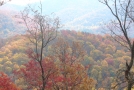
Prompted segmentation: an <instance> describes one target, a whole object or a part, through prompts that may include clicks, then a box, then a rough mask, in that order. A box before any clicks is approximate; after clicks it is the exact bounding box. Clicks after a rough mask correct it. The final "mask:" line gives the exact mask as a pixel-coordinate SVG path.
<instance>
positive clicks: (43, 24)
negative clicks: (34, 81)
mask: <svg viewBox="0 0 134 90" xmlns="http://www.w3.org/2000/svg"><path fill="white" fill-rule="evenodd" d="M42 14H43V13H42V4H41V3H40V6H39V10H34V9H33V8H31V6H28V7H27V8H26V9H24V11H22V12H21V15H22V19H23V21H24V23H25V25H26V27H27V29H28V30H27V32H28V33H27V37H28V38H29V40H30V42H31V47H32V46H33V47H32V51H33V52H34V54H33V56H32V58H34V60H35V61H37V62H38V63H39V65H40V68H41V73H42V75H41V77H42V84H43V85H42V87H41V90H45V86H46V77H45V76H44V74H45V71H44V69H43V65H42V60H43V59H44V57H45V55H44V51H45V48H46V46H47V45H48V44H49V43H50V42H51V41H52V40H54V39H55V38H56V36H57V30H58V29H59V27H60V25H59V19H58V18H55V17H49V16H47V15H45V16H44V15H42Z"/></svg>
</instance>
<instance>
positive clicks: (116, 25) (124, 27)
mask: <svg viewBox="0 0 134 90" xmlns="http://www.w3.org/2000/svg"><path fill="white" fill-rule="evenodd" d="M99 2H101V3H103V4H104V5H106V6H107V7H108V9H109V10H110V11H111V14H112V15H113V16H114V18H115V19H114V20H111V22H110V23H109V24H107V25H106V27H107V28H108V30H109V31H110V35H111V37H112V38H113V39H114V40H115V41H117V42H118V43H119V44H121V45H122V46H124V47H125V48H127V49H128V50H129V51H130V53H131V55H130V56H131V60H130V61H129V62H128V61H126V65H125V69H121V70H119V71H118V72H117V74H118V75H117V79H118V80H117V85H122V84H123V83H125V84H126V85H127V88H128V90H131V88H132V86H133V84H134V75H133V72H132V71H131V69H132V67H133V62H134V41H133V40H132V39H131V38H130V37H129V36H130V33H131V31H132V30H133V28H134V27H133V25H134V0H99ZM122 74H123V75H122Z"/></svg>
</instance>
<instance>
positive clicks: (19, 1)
mask: <svg viewBox="0 0 134 90" xmlns="http://www.w3.org/2000/svg"><path fill="white" fill-rule="evenodd" d="M39 1H40V0H12V1H10V2H9V3H10V4H15V5H21V6H24V5H27V4H29V3H36V2H39Z"/></svg>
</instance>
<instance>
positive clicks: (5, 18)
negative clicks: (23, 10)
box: [0, 9, 25, 37]
mask: <svg viewBox="0 0 134 90" xmlns="http://www.w3.org/2000/svg"><path fill="white" fill-rule="evenodd" d="M5 11H6V12H5ZM16 14H17V12H15V11H13V10H7V9H3V10H1V9H0V37H8V36H12V35H15V34H20V33H24V31H25V29H24V26H22V25H21V24H20V23H19V22H20V21H19V19H17V18H16V17H15V15H16Z"/></svg>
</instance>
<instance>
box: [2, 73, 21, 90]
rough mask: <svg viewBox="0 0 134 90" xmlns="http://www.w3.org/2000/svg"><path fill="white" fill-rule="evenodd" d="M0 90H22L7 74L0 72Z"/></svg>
mask: <svg viewBox="0 0 134 90" xmlns="http://www.w3.org/2000/svg"><path fill="white" fill-rule="evenodd" d="M0 90H20V89H19V88H17V87H16V85H15V84H14V83H13V82H11V80H10V78H9V77H8V76H7V75H6V74H4V73H3V72H0Z"/></svg>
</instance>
